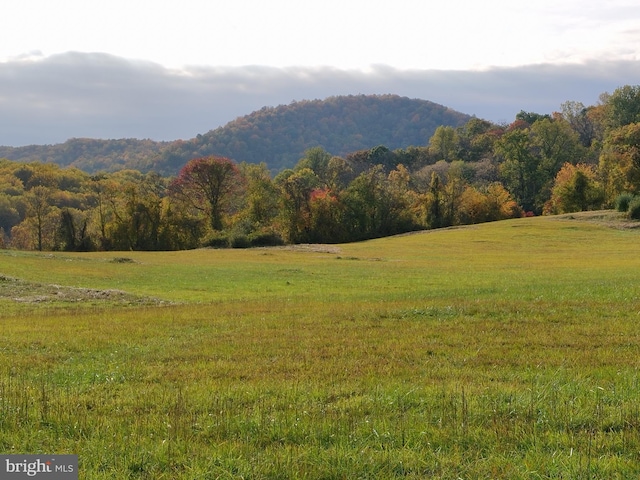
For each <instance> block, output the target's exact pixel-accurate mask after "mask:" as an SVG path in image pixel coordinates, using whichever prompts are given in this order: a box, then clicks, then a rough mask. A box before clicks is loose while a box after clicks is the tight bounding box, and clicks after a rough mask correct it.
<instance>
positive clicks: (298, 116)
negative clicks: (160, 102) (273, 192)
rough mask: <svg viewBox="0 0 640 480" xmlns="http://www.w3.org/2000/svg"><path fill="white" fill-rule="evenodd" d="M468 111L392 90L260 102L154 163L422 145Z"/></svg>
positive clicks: (278, 163)
mask: <svg viewBox="0 0 640 480" xmlns="http://www.w3.org/2000/svg"><path fill="white" fill-rule="evenodd" d="M470 118H471V117H469V116H468V115H465V114H462V113H459V112H456V111H454V110H451V109H448V108H446V107H444V106H442V105H438V104H435V103H432V102H428V101H426V100H417V99H409V98H407V97H399V96H397V95H372V96H366V95H358V96H343V97H330V98H328V99H326V100H312V101H302V102H294V103H291V104H290V105H280V106H278V107H264V108H262V109H261V110H258V111H256V112H253V113H252V114H251V115H247V116H244V117H240V118H238V119H236V120H234V121H232V122H229V123H228V124H227V125H225V126H224V127H220V128H217V129H215V130H212V131H210V132H208V133H206V134H204V135H199V136H198V137H196V138H194V139H193V140H191V141H189V142H184V143H174V144H172V145H170V146H169V147H168V148H167V149H166V150H165V151H164V152H163V154H162V156H161V162H160V164H159V165H158V167H159V168H166V167H169V168H170V169H171V170H174V169H176V168H178V167H179V166H181V165H183V164H184V163H185V162H186V161H188V160H189V159H190V158H192V157H193V156H194V154H195V155H196V156H201V155H202V156H204V155H209V154H217V155H223V156H225V157H229V158H232V159H235V160H238V161H246V162H249V163H260V162H265V163H266V164H267V165H268V166H269V168H270V169H271V170H272V171H278V170H282V169H284V168H289V167H292V166H294V165H295V164H296V163H297V161H298V160H299V159H300V158H301V157H302V154H303V152H304V151H305V150H307V149H309V148H312V147H317V146H321V147H322V148H324V149H325V150H326V151H328V152H330V153H332V154H334V155H340V156H344V155H346V154H347V153H350V152H354V151H357V150H362V149H369V148H372V147H375V146H376V145H385V146H386V147H387V148H389V149H391V150H395V149H397V148H405V147H408V146H411V145H426V144H427V143H428V141H429V138H430V137H431V136H432V135H433V133H434V132H435V130H436V128H437V127H438V126H440V125H447V126H454V127H457V126H460V125H463V124H464V123H466V122H467V121H468V120H469V119H470Z"/></svg>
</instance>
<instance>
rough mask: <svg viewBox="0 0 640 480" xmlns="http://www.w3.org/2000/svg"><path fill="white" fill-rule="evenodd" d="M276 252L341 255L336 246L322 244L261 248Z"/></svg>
mask: <svg viewBox="0 0 640 480" xmlns="http://www.w3.org/2000/svg"><path fill="white" fill-rule="evenodd" d="M260 248H266V249H275V250H290V251H293V252H311V253H331V254H337V253H340V252H341V250H340V247H338V246H336V245H325V244H320V243H300V244H297V245H284V246H281V247H260Z"/></svg>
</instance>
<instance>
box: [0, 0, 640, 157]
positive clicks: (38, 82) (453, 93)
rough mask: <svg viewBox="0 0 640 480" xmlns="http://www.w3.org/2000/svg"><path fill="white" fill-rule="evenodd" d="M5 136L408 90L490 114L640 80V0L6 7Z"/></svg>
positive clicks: (91, 133)
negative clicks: (336, 96)
mask: <svg viewBox="0 0 640 480" xmlns="http://www.w3.org/2000/svg"><path fill="white" fill-rule="evenodd" d="M6 3H8V5H7V4H4V5H3V7H2V20H3V22H2V23H3V25H2V28H0V145H10V146H20V145H28V144H44V143H60V142H63V141H65V140H67V139H69V138H74V137H91V138H130V137H132V138H151V139H154V140H176V139H179V138H182V139H188V138H192V137H195V136H196V135H197V134H199V133H205V132H207V131H209V130H212V129H214V128H217V127H218V126H221V125H224V124H225V123H227V122H229V121H231V120H233V119H235V118H236V117H238V116H242V115H245V114H248V113H250V112H252V111H254V110H258V109H260V108H261V107H263V106H277V105H281V104H288V103H290V102H292V101H295V100H298V101H299V100H305V99H322V98H326V97H329V96H334V95H349V94H353V95H357V94H387V93H392V94H398V95H402V96H407V97H410V98H421V99H424V100H430V101H433V102H436V103H439V104H442V105H445V106H447V107H450V108H453V109H455V110H458V111H460V112H463V113H467V114H470V115H476V116H478V117H480V118H485V119H487V120H491V121H493V122H498V123H508V122H510V121H512V120H513V119H514V117H515V115H516V114H517V113H518V112H519V111H520V110H525V111H534V112H537V113H551V112H552V111H558V110H560V108H561V104H562V103H563V102H565V101H568V100H571V101H579V102H582V103H584V104H585V105H594V104H596V103H597V102H598V98H599V96H600V94H602V93H604V92H612V91H613V90H615V88H617V87H619V86H622V85H626V84H630V85H635V84H637V83H638V79H639V78H640V2H638V1H637V0H607V1H602V0H597V1H593V0H562V1H558V0H538V1H536V2H526V3H525V2H515V1H513V0H483V1H482V2H471V1H468V0H447V1H441V0H440V1H433V0H431V1H430V0H395V1H394V2H390V1H388V0H387V1H385V2H383V1H379V0H339V1H338V0H322V1H318V0H304V1H303V0H297V1H296V0H269V1H265V0H234V1H218V0H179V1H177V0H109V1H108V2H107V1H104V0H57V1H55V2H53V1H51V0H20V1H18V0H7V2H6Z"/></svg>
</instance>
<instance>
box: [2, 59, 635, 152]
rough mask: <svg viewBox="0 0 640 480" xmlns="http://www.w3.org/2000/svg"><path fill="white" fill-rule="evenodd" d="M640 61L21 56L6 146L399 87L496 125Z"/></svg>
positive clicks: (181, 125)
mask: <svg viewBox="0 0 640 480" xmlns="http://www.w3.org/2000/svg"><path fill="white" fill-rule="evenodd" d="M637 78H640V63H639V62H634V61H615V62H614V61H612V62H607V61H593V62H588V63H583V64H566V65H550V64H542V65H530V66H524V67H517V68H516V67H511V68H493V69H485V70H481V71H438V70H399V69H395V68H392V67H387V66H384V65H376V66H372V67H370V68H369V69H367V70H343V69H337V68H331V67H290V68H274V67H264V66H246V67H201V66H192V67H185V68H184V69H182V70H172V69H168V68H165V67H163V66H161V65H158V64H154V63H150V62H140V61H130V60H127V59H124V58H120V57H116V56H112V55H107V54H88V53H74V52H71V53H66V54H60V55H55V56H50V57H41V56H38V55H32V56H25V57H24V58H18V59H12V60H10V61H7V62H4V63H0V145H11V146H19V145H28V144H44V143H59V142H63V141H65V140H67V139H68V138H72V137H92V138H127V137H135V138H151V139H155V140H175V139H178V138H183V139H187V138H192V137H194V136H196V135H197V134H198V133H205V132H207V131H209V130H211V129H214V128H216V127H218V126H221V125H224V124H225V123H227V122H229V121H231V120H233V119H235V118H237V117H239V116H242V115H245V114H248V113H250V112H252V111H254V110H258V109H260V108H261V107H263V106H276V105H280V104H288V103H290V102H291V101H293V100H304V99H317V98H326V97H329V96H333V95H348V94H376V93H377V94H383V93H395V94H398V95H402V96H407V97H411V98H421V99H425V100H430V101H433V102H436V103H440V104H442V105H446V106H447V107H450V108H453V109H455V110H458V111H461V112H463V113H468V114H472V115H476V116H478V117H481V118H486V119H489V120H492V121H495V122H509V121H512V120H513V118H514V117H515V114H516V113H518V112H519V111H520V110H526V111H534V112H538V113H550V112H552V111H554V110H559V108H560V105H561V104H562V103H563V102H565V101H567V100H574V101H580V102H582V103H584V104H585V105H591V104H595V103H596V102H597V101H598V97H599V95H600V94H601V93H603V92H611V91H613V90H614V89H615V88H617V87H619V86H621V85H625V84H634V82H636V81H637Z"/></svg>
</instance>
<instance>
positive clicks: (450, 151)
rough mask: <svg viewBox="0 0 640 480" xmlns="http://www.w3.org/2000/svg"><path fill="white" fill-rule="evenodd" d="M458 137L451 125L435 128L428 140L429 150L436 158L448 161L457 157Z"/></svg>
mask: <svg viewBox="0 0 640 480" xmlns="http://www.w3.org/2000/svg"><path fill="white" fill-rule="evenodd" d="M459 146H460V138H459V136H458V133H457V132H456V130H455V129H454V128H453V127H447V126H444V125H441V126H439V127H438V128H436V131H435V133H434V134H433V136H432V137H431V139H430V140H429V151H430V152H431V154H432V155H433V156H434V157H436V158H437V159H438V160H444V161H447V162H450V161H452V160H455V159H457V158H458V149H459Z"/></svg>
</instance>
